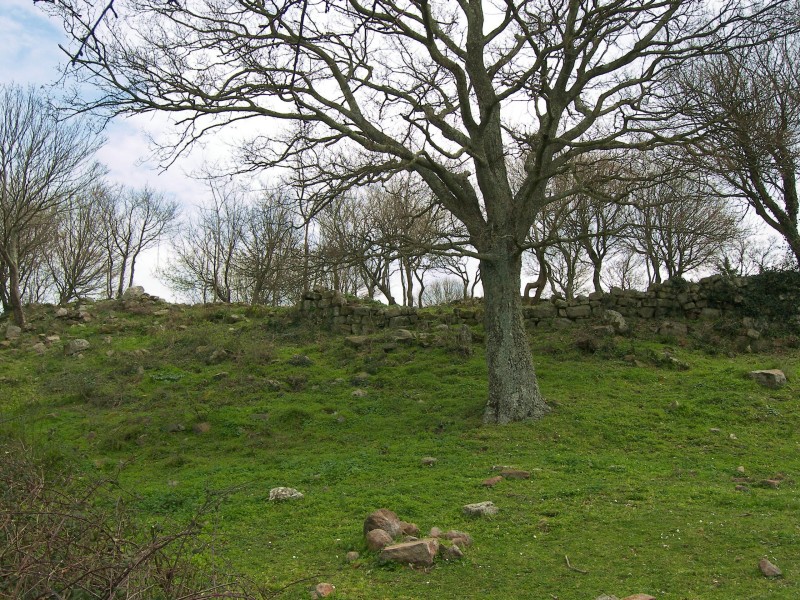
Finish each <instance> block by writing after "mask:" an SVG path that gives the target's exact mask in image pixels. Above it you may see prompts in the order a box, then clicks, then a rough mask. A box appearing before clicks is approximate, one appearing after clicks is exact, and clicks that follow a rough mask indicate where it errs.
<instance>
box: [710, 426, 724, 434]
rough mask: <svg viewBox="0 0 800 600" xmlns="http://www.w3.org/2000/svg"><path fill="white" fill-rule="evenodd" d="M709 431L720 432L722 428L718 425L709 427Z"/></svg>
mask: <svg viewBox="0 0 800 600" xmlns="http://www.w3.org/2000/svg"><path fill="white" fill-rule="evenodd" d="M709 431H710V432H711V433H719V432H721V431H722V430H721V429H720V428H719V427H712V428H711V429H709Z"/></svg>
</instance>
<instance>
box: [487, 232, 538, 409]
mask: <svg viewBox="0 0 800 600" xmlns="http://www.w3.org/2000/svg"><path fill="white" fill-rule="evenodd" d="M499 250H500V251H499V252H494V253H492V255H493V258H491V259H484V260H481V279H482V280H483V291H484V302H485V323H486V362H487V365H488V367H489V399H488V402H487V404H486V410H485V412H484V416H483V421H484V423H497V424H506V423H511V422H514V421H521V420H524V419H538V418H541V417H543V416H544V415H545V414H547V413H548V412H549V411H550V407H548V406H547V404H546V403H545V401H544V398H543V397H542V394H541V392H540V391H539V384H538V382H537V380H536V372H535V370H534V368H533V359H532V357H531V351H530V344H529V342H528V336H527V334H526V332H525V327H524V325H523V321H522V298H521V296H520V274H521V269H522V258H521V256H520V254H519V252H517V251H515V250H509V249H507V248H501V249H499Z"/></svg>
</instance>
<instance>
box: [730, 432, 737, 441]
mask: <svg viewBox="0 0 800 600" xmlns="http://www.w3.org/2000/svg"><path fill="white" fill-rule="evenodd" d="M728 438H730V439H732V440H738V439H739V438H737V437H736V434H735V433H729V434H728Z"/></svg>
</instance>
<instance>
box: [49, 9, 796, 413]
mask: <svg viewBox="0 0 800 600" xmlns="http://www.w3.org/2000/svg"><path fill="white" fill-rule="evenodd" d="M789 4H792V2H789V0H773V2H770V3H762V2H760V1H757V0H725V1H723V2H706V1H705V0H620V1H618V2H613V3H605V2H603V3H600V2H583V1H580V0H554V1H550V2H545V1H540V0H509V1H508V2H506V3H504V4H501V5H490V4H489V3H485V2H481V1H474V2H467V1H460V2H456V1H450V2H438V3H431V2H424V1H423V2H416V1H411V0H402V1H400V0H376V1H375V2H368V3H361V2H359V1H358V0H335V1H331V2H324V3H311V2H307V1H302V2H296V1H295V0H285V1H284V0H279V1H276V2H268V3H267V2H264V3H262V2H253V1H252V0H199V1H198V2H192V3H191V5H190V6H189V5H187V6H186V7H184V6H183V5H182V4H180V3H173V2H164V1H163V0H130V5H129V3H128V2H126V1H125V0H116V2H115V7H117V8H118V9H117V14H118V15H119V19H107V20H106V22H105V23H104V25H103V27H95V23H96V20H97V18H98V16H99V15H100V13H101V11H102V10H103V8H104V7H105V3H102V4H101V5H95V2H94V1H93V0H63V1H61V2H58V3H56V4H55V5H53V6H52V7H51V8H52V9H53V10H55V11H58V12H59V13H60V14H61V15H62V16H63V17H64V19H65V26H66V29H67V31H69V32H70V33H71V34H72V36H73V37H74V38H75V40H76V46H74V47H73V51H72V57H73V62H72V64H73V65H74V67H75V68H76V69H78V70H79V71H80V76H81V77H82V78H83V79H84V80H85V79H88V80H89V81H91V82H93V83H95V84H97V85H98V87H99V91H98V93H97V94H96V95H94V96H93V97H92V98H90V99H89V100H88V101H87V102H86V103H85V104H84V105H83V106H82V107H81V108H83V109H88V108H95V109H101V110H102V109H104V110H107V111H109V112H111V113H114V114H121V113H141V112H148V111H161V110H164V111H170V112H173V113H181V115H182V116H181V121H180V122H181V123H182V124H183V125H184V128H183V129H182V130H181V134H180V137H179V139H178V140H177V142H176V143H175V145H174V146H173V148H174V150H175V151H177V152H180V151H182V150H183V149H185V148H187V147H188V146H189V145H191V144H192V143H193V142H194V141H195V140H197V139H198V137H199V136H202V135H204V134H206V133H207V132H210V131H213V130H214V129H216V128H218V127H221V126H224V125H225V124H226V123H231V122H237V121H242V120H245V119H258V118H262V117H264V118H272V119H282V120H286V121H290V122H298V121H306V122H313V123H315V124H316V125H317V126H318V127H317V128H316V129H315V130H314V131H313V132H311V133H308V134H305V133H304V134H302V135H295V136H292V135H289V136H286V137H284V138H277V137H276V136H275V135H274V131H270V132H269V134H268V135H266V134H265V135H264V136H262V137H261V138H259V139H258V140H257V141H256V143H254V144H253V145H252V146H251V148H252V149H253V150H254V152H252V153H250V156H249V158H248V160H249V167H251V168H258V167H261V168H267V167H270V166H274V165H279V164H281V163H282V162H283V161H285V160H286V158H287V156H290V155H292V154H294V153H296V152H299V151H302V150H303V149H304V148H309V147H322V146H325V147H336V148H338V149H339V150H340V151H339V152H336V153H333V154H332V156H331V157H330V158H329V159H327V160H325V161H324V162H323V163H321V164H319V165H315V168H316V175H315V177H318V178H319V179H324V178H327V179H328V180H329V181H330V182H331V184H332V185H333V186H340V187H342V188H345V189H349V188H350V187H352V186H353V185H355V184H357V183H363V182H367V181H374V180H375V179H376V178H380V177H383V176H384V175H385V174H386V173H387V172H391V171H398V170H403V169H407V170H411V171H414V172H415V173H417V174H418V175H419V176H420V177H421V178H422V180H423V181H425V183H426V184H427V185H428V186H429V188H430V189H431V191H432V193H433V195H434V196H435V197H436V199H437V202H439V203H441V204H442V205H443V206H444V207H445V208H446V209H447V210H448V211H449V212H450V213H452V214H453V215H454V216H455V217H456V218H457V219H458V220H459V221H461V223H463V225H464V227H465V228H466V230H467V231H468V234H469V236H470V237H469V241H470V245H471V246H470V247H469V248H462V250H463V251H465V252H469V253H471V254H472V255H473V256H474V257H475V258H477V259H478V260H480V264H481V277H482V281H483V289H484V294H485V309H486V310H485V323H486V330H487V336H486V345H487V353H486V354H487V364H488V374H489V398H488V403H487V406H486V411H485V416H484V418H485V421H486V422H489V423H507V422H509V421H515V420H520V419H526V418H536V417H541V416H542V415H544V414H545V413H546V412H547V410H548V408H547V405H546V404H545V402H544V399H543V398H542V396H541V394H540V391H539V388H538V384H537V380H536V375H535V371H534V367H533V361H532V358H531V353H530V349H529V345H528V340H527V337H526V333H525V329H524V327H523V322H522V312H521V308H522V307H521V300H520V293H519V292H520V271H521V256H522V252H523V251H524V249H525V247H526V245H527V241H526V238H527V236H528V231H529V230H530V227H531V225H532V224H533V222H534V220H535V219H536V216H537V214H538V213H539V212H540V211H541V210H542V208H543V207H544V206H545V205H546V204H547V203H548V202H549V201H550V199H549V198H548V194H547V189H548V182H549V180H550V179H551V178H552V177H553V176H554V175H556V174H558V173H559V172H561V171H562V170H564V169H565V168H567V167H568V166H569V165H570V164H572V163H574V162H575V161H576V160H577V159H578V158H579V157H580V156H581V155H584V154H585V153H587V152H593V151H595V150H597V149H603V148H609V147H611V148H615V147H621V146H625V145H629V144H633V145H635V146H636V147H637V148H640V149H642V148H645V147H646V146H647V145H648V144H652V143H660V142H661V141H663V138H662V137H661V136H659V135H656V136H653V135H649V134H648V133H647V132H648V131H652V128H653V127H654V124H656V125H657V124H660V123H661V122H662V121H663V119H664V117H665V114H664V112H663V111H662V110H661V107H662V103H661V102H659V99H660V97H661V92H662V91H663V85H662V84H663V82H664V79H665V78H666V76H667V75H669V74H670V73H671V72H672V71H673V70H674V68H675V67H676V66H678V65H679V64H680V63H681V62H683V61H685V60H687V59H690V58H693V57H697V56H699V55H701V54H714V53H717V52H719V51H721V50H723V49H727V48H729V47H730V46H731V45H734V46H735V45H737V44H750V43H752V41H753V39H754V38H755V37H758V36H761V35H764V36H766V35H769V36H775V35H780V34H781V33H782V32H783V31H784V30H785V29H786V28H787V27H789V26H790V25H791V26H795V22H794V20H793V19H792V18H790V17H789V16H788V15H786V14H785V11H784V8H785V7H786V6H787V5H789ZM517 107H519V108H517ZM520 111H522V112H523V113H524V115H519V113H520ZM515 115H517V119H516V122H515V119H514V116H515ZM631 134H637V135H636V138H635V139H633V138H632V137H631ZM281 142H284V143H281ZM512 155H517V156H523V155H524V156H525V157H526V164H525V167H526V168H525V173H526V176H525V179H524V181H523V183H522V185H521V186H519V188H518V189H517V190H513V189H512V186H511V184H510V182H509V174H508V168H507V167H508V158H509V156H512Z"/></svg>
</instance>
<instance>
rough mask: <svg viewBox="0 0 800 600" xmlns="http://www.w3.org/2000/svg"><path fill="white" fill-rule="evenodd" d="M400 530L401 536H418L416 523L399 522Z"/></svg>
mask: <svg viewBox="0 0 800 600" xmlns="http://www.w3.org/2000/svg"><path fill="white" fill-rule="evenodd" d="M400 530H401V531H402V532H403V535H412V536H418V535H419V527H418V526H417V525H416V523H406V522H405V521H400Z"/></svg>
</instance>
